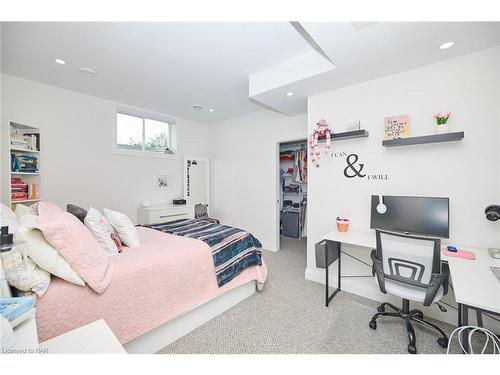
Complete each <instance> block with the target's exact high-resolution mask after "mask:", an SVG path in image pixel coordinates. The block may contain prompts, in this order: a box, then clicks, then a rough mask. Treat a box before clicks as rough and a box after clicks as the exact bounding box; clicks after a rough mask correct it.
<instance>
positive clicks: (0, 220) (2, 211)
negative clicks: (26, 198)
mask: <svg viewBox="0 0 500 375" xmlns="http://www.w3.org/2000/svg"><path fill="white" fill-rule="evenodd" d="M18 206H19V205H18ZM0 225H1V226H2V227H3V226H8V227H9V233H14V232H15V231H16V230H17V228H18V227H19V225H20V222H19V218H18V217H17V216H16V214H15V213H14V211H12V210H11V209H10V208H9V207H7V206H6V205H5V204H3V203H0Z"/></svg>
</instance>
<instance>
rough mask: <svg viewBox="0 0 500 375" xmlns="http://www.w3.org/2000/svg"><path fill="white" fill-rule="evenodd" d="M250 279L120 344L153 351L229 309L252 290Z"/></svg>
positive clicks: (137, 351)
mask: <svg viewBox="0 0 500 375" xmlns="http://www.w3.org/2000/svg"><path fill="white" fill-rule="evenodd" d="M255 283H256V282H255V280H252V281H250V282H248V283H246V284H243V285H240V286H238V287H236V288H234V289H231V290H229V291H227V292H224V293H222V294H221V295H218V296H216V297H214V298H212V299H210V300H208V301H206V302H203V303H201V304H199V305H197V306H194V307H193V308H191V309H189V310H188V311H186V312H185V313H184V314H182V315H181V316H179V317H177V318H175V319H172V320H169V321H168V322H166V323H164V324H162V325H161V326H159V327H158V328H155V329H153V330H152V331H149V332H147V333H145V334H143V335H141V336H139V337H137V338H135V339H133V340H132V341H129V342H127V343H126V344H124V345H123V347H124V348H125V350H126V351H127V353H131V354H132V353H134V354H150V353H156V352H158V351H159V350H160V349H163V348H164V347H165V346H167V345H169V344H171V343H173V342H174V341H175V340H177V339H179V338H181V337H182V336H184V335H186V334H188V333H189V332H191V331H193V330H194V329H196V328H198V327H199V326H201V325H202V324H204V323H206V322H208V321H209V320H211V319H213V318H215V317H216V316H217V315H220V314H222V313H223V312H224V311H226V310H229V309H230V308H231V307H233V306H235V305H237V304H238V303H240V302H241V301H243V300H244V299H246V298H248V297H250V296H251V295H253V294H254V293H255V290H256V284H255Z"/></svg>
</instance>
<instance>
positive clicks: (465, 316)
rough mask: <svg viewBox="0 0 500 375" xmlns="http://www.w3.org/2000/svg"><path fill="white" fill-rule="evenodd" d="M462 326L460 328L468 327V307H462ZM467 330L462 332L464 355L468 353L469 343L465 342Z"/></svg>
mask: <svg viewBox="0 0 500 375" xmlns="http://www.w3.org/2000/svg"><path fill="white" fill-rule="evenodd" d="M461 323H462V325H461V326H468V325H469V306H467V305H462V322H461ZM468 332H469V330H468V329H464V330H463V331H462V333H461V334H462V345H463V347H464V349H465V353H469V341H468V340H467V338H468Z"/></svg>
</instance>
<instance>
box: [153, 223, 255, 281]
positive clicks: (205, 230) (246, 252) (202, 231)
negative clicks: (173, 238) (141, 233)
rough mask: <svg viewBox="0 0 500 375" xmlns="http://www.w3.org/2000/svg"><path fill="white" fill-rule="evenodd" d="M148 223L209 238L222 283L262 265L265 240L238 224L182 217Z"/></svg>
mask: <svg viewBox="0 0 500 375" xmlns="http://www.w3.org/2000/svg"><path fill="white" fill-rule="evenodd" d="M144 226H145V227H148V228H151V229H156V230H159V231H162V232H165V233H170V234H175V235H177V236H185V237H190V238H195V239H198V240H201V241H203V242H205V243H206V244H207V245H208V246H209V247H210V249H211V250H212V258H213V261H214V267H215V275H216V276H217V284H218V285H219V287H221V286H222V285H224V284H226V283H227V282H229V281H231V280H232V279H233V278H234V277H236V276H237V275H238V274H239V273H240V272H241V271H243V270H244V269H245V268H248V267H251V266H255V265H262V260H261V259H262V252H261V250H260V248H261V247H262V244H261V243H260V241H259V240H258V239H256V238H255V237H254V236H253V235H252V234H251V233H248V232H245V231H244V230H241V229H238V228H234V227H230V226H228V225H221V224H216V223H214V222H213V221H211V220H209V219H194V220H189V219H181V220H175V221H170V222H168V223H162V224H149V225H144Z"/></svg>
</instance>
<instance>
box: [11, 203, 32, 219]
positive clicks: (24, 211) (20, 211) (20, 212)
mask: <svg viewBox="0 0 500 375" xmlns="http://www.w3.org/2000/svg"><path fill="white" fill-rule="evenodd" d="M15 213H16V216H17V217H18V218H22V217H23V216H24V215H29V214H31V213H32V212H31V207H29V206H25V205H24V204H16V211H15Z"/></svg>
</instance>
